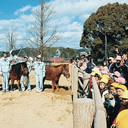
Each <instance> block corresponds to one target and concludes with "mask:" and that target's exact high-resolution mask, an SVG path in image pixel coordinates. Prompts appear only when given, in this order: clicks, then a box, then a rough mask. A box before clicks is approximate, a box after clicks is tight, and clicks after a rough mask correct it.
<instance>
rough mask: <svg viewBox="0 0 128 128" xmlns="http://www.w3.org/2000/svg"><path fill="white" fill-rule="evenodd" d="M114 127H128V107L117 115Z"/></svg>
mask: <svg viewBox="0 0 128 128" xmlns="http://www.w3.org/2000/svg"><path fill="white" fill-rule="evenodd" d="M116 127H117V128H127V127H128V109H125V110H123V111H121V112H120V113H119V114H118V115H117V119H116Z"/></svg>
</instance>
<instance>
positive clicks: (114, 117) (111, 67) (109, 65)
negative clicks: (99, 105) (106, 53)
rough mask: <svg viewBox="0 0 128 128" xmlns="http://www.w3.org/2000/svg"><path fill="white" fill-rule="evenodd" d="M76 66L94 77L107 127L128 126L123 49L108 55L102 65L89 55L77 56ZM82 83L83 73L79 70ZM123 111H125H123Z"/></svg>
mask: <svg viewBox="0 0 128 128" xmlns="http://www.w3.org/2000/svg"><path fill="white" fill-rule="evenodd" d="M73 63H75V64H76V66H77V67H78V68H79V69H81V70H83V71H85V72H86V73H88V74H90V75H91V76H93V77H95V79H96V82H97V85H98V87H99V90H100V94H101V98H102V101H103V104H104V107H105V109H106V113H107V127H108V128H116V127H118V128H127V127H128V121H127V119H128V110H127V108H128V55H127V53H126V52H125V51H124V52H122V53H121V54H120V53H119V52H117V54H116V56H115V57H112V56H111V57H109V58H108V60H107V61H104V62H103V64H102V65H100V66H95V65H94V64H92V62H91V59H89V55H87V56H86V55H84V56H81V57H80V58H79V57H77V58H76V60H75V61H74V62H73ZM78 76H79V79H80V80H81V82H82V83H83V74H82V73H81V72H79V74H78ZM124 111H125V112H124Z"/></svg>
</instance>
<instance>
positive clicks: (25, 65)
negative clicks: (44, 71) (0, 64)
mask: <svg viewBox="0 0 128 128" xmlns="http://www.w3.org/2000/svg"><path fill="white" fill-rule="evenodd" d="M21 70H22V72H23V75H24V76H28V74H29V71H28V68H27V64H26V63H25V62H22V63H21Z"/></svg>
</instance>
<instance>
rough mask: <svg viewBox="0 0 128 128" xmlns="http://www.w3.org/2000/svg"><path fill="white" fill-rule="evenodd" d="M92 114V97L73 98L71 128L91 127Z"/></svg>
mask: <svg viewBox="0 0 128 128" xmlns="http://www.w3.org/2000/svg"><path fill="white" fill-rule="evenodd" d="M94 114H95V107H94V102H93V100H92V99H89V98H79V99H75V100H74V102H73V128H91V126H92V122H93V117H94Z"/></svg>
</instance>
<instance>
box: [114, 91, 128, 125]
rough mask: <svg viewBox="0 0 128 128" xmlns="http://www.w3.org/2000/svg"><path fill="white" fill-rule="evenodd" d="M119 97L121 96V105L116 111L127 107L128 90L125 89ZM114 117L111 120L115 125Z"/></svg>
mask: <svg viewBox="0 0 128 128" xmlns="http://www.w3.org/2000/svg"><path fill="white" fill-rule="evenodd" d="M120 98H122V101H123V103H122V105H121V107H120V109H119V111H118V113H120V112H121V111H123V110H125V109H128V90H125V91H124V92H123V94H122V96H120ZM116 122H117V121H116V118H115V119H114V121H113V124H112V126H113V127H115V126H116Z"/></svg>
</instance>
